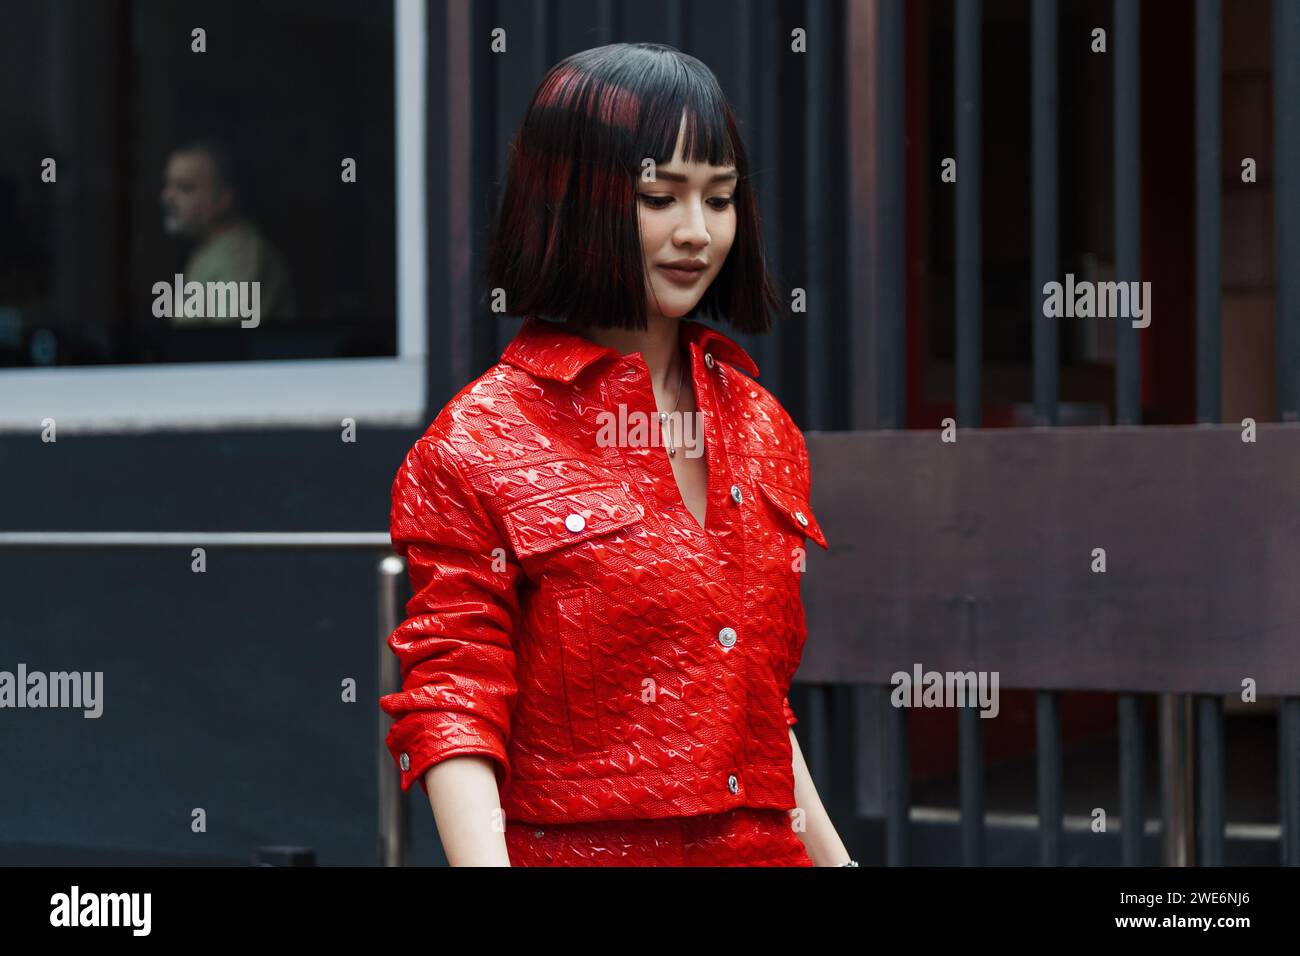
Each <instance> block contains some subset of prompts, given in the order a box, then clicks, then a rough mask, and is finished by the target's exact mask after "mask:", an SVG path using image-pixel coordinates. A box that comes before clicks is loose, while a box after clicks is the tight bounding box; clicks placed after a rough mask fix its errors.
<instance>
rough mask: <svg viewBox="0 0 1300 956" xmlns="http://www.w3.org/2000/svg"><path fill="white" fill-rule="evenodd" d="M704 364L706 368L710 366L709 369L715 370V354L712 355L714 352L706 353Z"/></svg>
mask: <svg viewBox="0 0 1300 956" xmlns="http://www.w3.org/2000/svg"><path fill="white" fill-rule="evenodd" d="M704 364H705V365H706V366H708V367H709V368H713V353H712V352H705V353H704Z"/></svg>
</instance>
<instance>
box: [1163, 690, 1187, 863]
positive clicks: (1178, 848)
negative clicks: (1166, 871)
mask: <svg viewBox="0 0 1300 956" xmlns="http://www.w3.org/2000/svg"><path fill="white" fill-rule="evenodd" d="M1190 710H1191V700H1190V699H1189V698H1188V697H1187V695H1186V694H1161V695H1160V805H1161V808H1162V814H1163V816H1164V847H1163V860H1164V865H1165V866H1193V865H1195V862H1196V844H1195V841H1194V839H1193V836H1194V819H1195V817H1194V813H1193V809H1194V808H1193V804H1192V794H1193V790H1192V740H1191V738H1192V735H1191V732H1190V730H1191V725H1192V722H1191V714H1190Z"/></svg>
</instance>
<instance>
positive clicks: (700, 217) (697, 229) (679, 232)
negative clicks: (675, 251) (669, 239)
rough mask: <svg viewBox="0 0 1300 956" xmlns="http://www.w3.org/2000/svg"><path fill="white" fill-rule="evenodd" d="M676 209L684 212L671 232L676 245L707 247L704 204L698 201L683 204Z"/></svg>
mask: <svg viewBox="0 0 1300 956" xmlns="http://www.w3.org/2000/svg"><path fill="white" fill-rule="evenodd" d="M678 208H680V209H684V210H685V212H683V213H682V219H681V221H680V222H679V223H678V224H677V229H676V230H675V231H674V232H673V241H674V242H676V243H677V244H678V245H691V246H707V245H708V244H709V230H708V226H707V224H706V223H705V220H704V204H703V203H702V202H699V201H695V202H684V203H682V204H681V205H680V206H679V207H678Z"/></svg>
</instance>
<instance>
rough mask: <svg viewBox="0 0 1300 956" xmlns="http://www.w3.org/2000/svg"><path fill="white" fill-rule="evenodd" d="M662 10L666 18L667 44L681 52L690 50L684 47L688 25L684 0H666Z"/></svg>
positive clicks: (686, 40)
mask: <svg viewBox="0 0 1300 956" xmlns="http://www.w3.org/2000/svg"><path fill="white" fill-rule="evenodd" d="M664 12H665V14H666V15H667V18H668V45H669V46H672V47H676V48H677V49H679V50H681V51H682V52H683V53H688V52H690V51H688V50H687V49H686V45H687V42H688V32H689V26H688V24H687V22H686V3H685V0H668V3H667V5H666V6H665V8H664Z"/></svg>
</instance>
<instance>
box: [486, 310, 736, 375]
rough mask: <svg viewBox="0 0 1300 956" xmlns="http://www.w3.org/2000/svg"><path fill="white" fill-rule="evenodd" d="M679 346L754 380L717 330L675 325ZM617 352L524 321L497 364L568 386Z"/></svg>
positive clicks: (559, 326)
mask: <svg viewBox="0 0 1300 956" xmlns="http://www.w3.org/2000/svg"><path fill="white" fill-rule="evenodd" d="M678 331H679V333H680V337H681V341H682V344H684V345H686V346H688V347H689V346H690V345H692V344H694V345H698V346H699V347H700V351H702V352H711V353H712V354H713V357H714V358H716V359H720V360H722V361H724V362H730V363H731V364H732V365H734V366H736V367H737V368H739V369H741V370H742V371H745V372H748V373H749V374H750V375H751V376H753V377H755V378H757V377H758V366H757V365H755V364H754V360H753V359H752V358H750V357H749V353H748V352H746V351H745V350H744V349H742V348H741V347H740V346H739V345H737V344H736V343H735V342H734V341H732V340H731V339H729V338H728V337H727V336H725V335H723V334H722V333H721V332H719V331H718V330H717V329H713V328H710V327H709V326H707V325H704V324H703V323H700V322H694V321H691V320H689V319H683V320H682V321H681V323H680V324H679V327H678ZM620 357H621V356H620V354H619V352H618V350H617V349H612V348H608V347H606V346H603V345H597V344H596V343H595V342H592V341H591V340H590V339H587V338H584V337H583V336H581V335H577V334H575V333H573V332H570V331H569V330H568V329H566V328H565V327H564V323H562V322H552V321H550V320H547V319H540V318H538V317H537V316H535V315H529V316H525V317H524V321H523V324H522V325H521V326H520V328H519V331H518V333H516V335H515V337H514V339H513V340H512V341H511V342H510V344H509V345H507V346H506V349H505V351H504V352H502V353H501V361H503V362H506V363H508V364H510V365H514V366H516V367H518V368H521V369H523V370H524V371H526V372H529V373H531V374H532V375H535V376H538V377H539V378H548V379H553V380H555V381H557V382H572V381H573V380H574V379H575V378H577V377H578V376H579V375H580V374H581V373H582V371H583V369H585V368H586V367H587V366H589V365H591V364H592V363H593V362H596V361H597V360H599V359H602V358H614V359H617V358H620Z"/></svg>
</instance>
